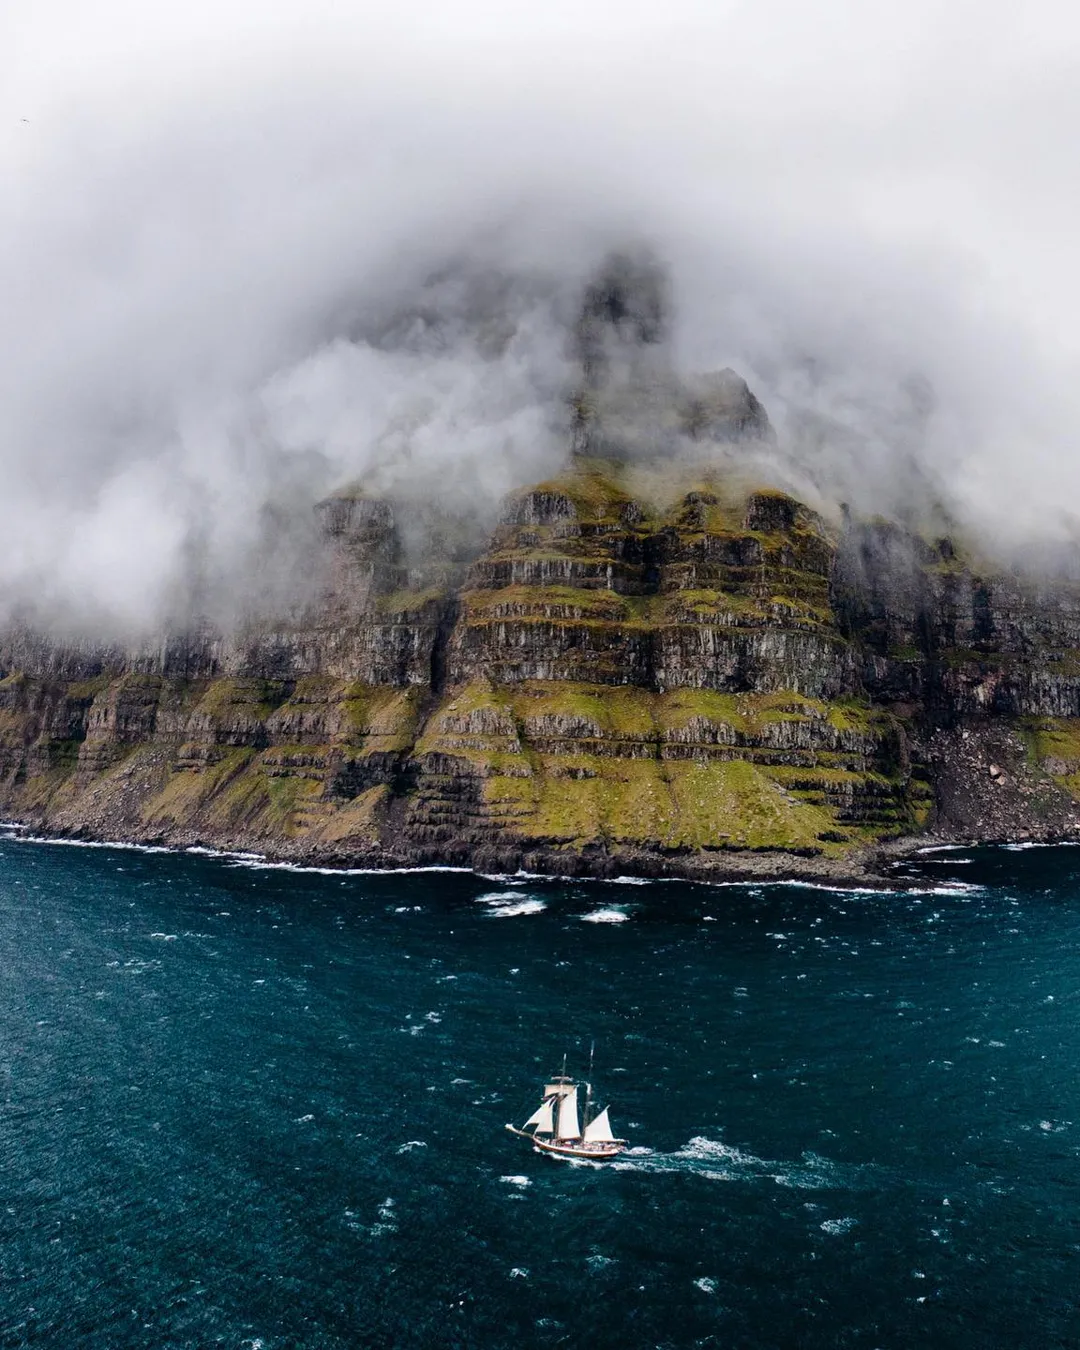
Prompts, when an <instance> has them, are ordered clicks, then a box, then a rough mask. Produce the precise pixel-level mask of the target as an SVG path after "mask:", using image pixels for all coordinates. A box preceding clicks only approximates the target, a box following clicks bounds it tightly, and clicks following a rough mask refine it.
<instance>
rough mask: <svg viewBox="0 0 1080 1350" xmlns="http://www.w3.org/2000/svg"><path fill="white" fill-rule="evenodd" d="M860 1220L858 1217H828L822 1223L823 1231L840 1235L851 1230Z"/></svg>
mask: <svg viewBox="0 0 1080 1350" xmlns="http://www.w3.org/2000/svg"><path fill="white" fill-rule="evenodd" d="M858 1222H859V1221H858V1219H826V1220H825V1222H824V1223H823V1224H822V1225H821V1231H822V1232H823V1233H828V1234H829V1235H830V1236H832V1237H839V1236H840V1234H841V1233H847V1232H849V1231H850V1230H851V1229H852V1228H854V1227H855V1225H856V1224H857V1223H858Z"/></svg>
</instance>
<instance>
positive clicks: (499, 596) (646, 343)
mask: <svg viewBox="0 0 1080 1350" xmlns="http://www.w3.org/2000/svg"><path fill="white" fill-rule="evenodd" d="M664 303H665V302H664V285H663V280H662V278H661V277H660V276H659V275H658V274H657V273H656V272H655V271H654V270H653V269H652V268H651V266H650V265H649V263H648V261H647V260H645V261H642V260H640V259H639V260H633V259H631V260H627V259H614V260H612V262H611V263H610V264H609V266H608V268H607V269H606V271H605V272H604V273H603V275H602V276H601V277H600V278H599V279H598V280H597V282H596V283H595V285H594V286H593V287H591V288H590V290H589V292H588V294H587V295H586V298H585V303H584V306H583V310H582V317H581V321H580V324H579V326H578V328H577V330H576V333H575V339H574V340H575V342H576V343H577V345H578V349H579V350H578V356H579V358H580V365H581V371H582V380H581V385H580V388H579V389H578V391H577V393H576V394H575V396H574V407H573V418H574V422H573V446H572V449H571V452H570V455H569V460H568V466H567V468H566V471H565V472H564V473H563V474H561V475H560V476H558V477H557V478H555V479H553V480H551V481H549V482H544V483H539V484H536V485H534V486H532V487H530V488H527V489H525V490H522V491H520V492H517V493H515V494H513V495H512V496H511V497H510V498H509V500H508V501H506V503H505V504H504V509H503V512H502V516H501V519H500V521H499V523H498V524H497V525H496V526H495V528H494V530H493V531H491V532H489V534H488V535H487V537H486V538H480V537H478V536H477V533H476V526H475V522H474V521H469V520H462V519H460V518H456V517H454V516H452V515H448V514H446V513H442V512H440V511H439V510H437V509H436V508H434V507H432V506H430V505H428V506H424V505H418V504H417V503H416V502H415V501H413V502H411V503H410V502H408V501H399V500H380V499H378V498H375V497H372V496H371V495H370V494H368V493H366V492H365V491H364V490H363V489H362V488H356V489H346V490H343V491H342V492H340V493H339V494H337V495H336V496H334V497H332V498H330V499H328V500H327V501H325V502H324V503H322V505H321V506H320V508H319V515H320V520H321V525H322V531H323V542H324V548H323V574H322V579H321V592H320V597H319V599H318V601H317V602H316V603H314V604H312V605H311V606H310V607H309V609H308V611H307V612H306V613H303V614H298V615H293V616H292V617H291V618H289V619H288V620H287V621H286V620H282V621H280V622H277V623H269V624H268V623H263V624H260V625H258V626H252V627H249V628H247V629H246V630H243V631H238V632H234V633H228V634H224V633H217V632H213V631H210V630H208V629H205V628H203V629H198V630H196V631H191V632H188V633H184V634H174V635H169V636H167V637H166V638H164V639H163V640H162V641H160V642H159V643H155V644H147V645H145V646H142V647H140V648H138V649H124V648H120V647H115V646H96V645H94V644H92V643H87V642H82V643H70V642H69V643H56V642H51V641H49V640H47V639H46V638H44V637H43V636H42V635H40V634H36V633H32V632H26V631H13V632H9V633H7V634H4V635H0V813H3V815H5V816H7V817H8V818H14V819H18V820H20V821H23V822H26V823H28V824H31V825H33V826H36V827H38V828H41V829H43V830H48V831H52V832H65V833H75V834H87V835H95V836H98V837H106V838H112V839H130V840H142V841H163V842H166V843H169V844H175V845H189V844H195V843H199V844H208V845H213V846H216V847H220V848H244V849H257V850H260V851H265V852H266V853H269V854H272V855H274V856H278V857H289V858H298V859H318V860H322V861H336V862H345V861H348V862H350V863H354V864H355V863H369V864H378V865H407V864H418V863H434V862H440V863H455V864H461V865H469V866H474V867H479V868H483V869H491V870H508V869H516V868H525V869H528V870H531V871H544V872H553V871H557V872H561V873H591V874H596V875H611V874H616V873H621V872H636V873H641V874H645V875H677V876H691V877H702V878H714V877H734V876H756V875H775V874H776V873H778V872H783V873H790V874H799V875H804V876H817V877H822V878H826V879H840V878H844V877H852V876H854V875H865V874H867V872H868V871H872V870H873V868H874V866H875V863H874V859H875V857H877V856H878V853H879V852H880V851H881V850H882V849H887V848H888V847H893V846H895V844H896V841H902V840H904V839H911V838H914V837H917V836H919V835H920V832H925V831H928V830H936V831H937V832H938V834H939V835H941V836H945V837H965V838H966V837H979V838H1002V837H1016V836H1023V837H1038V838H1052V837H1060V836H1063V835H1067V834H1071V833H1076V832H1077V831H1080V809H1078V807H1077V799H1078V798H1080V585H1077V584H1075V583H1071V582H1066V581H1058V582H1054V583H1051V582H1048V581H1046V580H1043V581H1035V580H1025V579H1024V578H1021V577H1018V576H1015V575H1011V574H1005V573H1002V572H1000V571H995V570H994V569H993V568H992V567H989V566H986V565H979V564H977V563H975V562H974V561H972V560H971V559H970V558H966V557H965V556H964V554H963V551H962V550H961V549H958V548H957V546H956V545H955V544H954V542H952V541H950V540H949V539H945V538H937V539H924V538H921V537H919V536H918V535H916V534H914V533H912V532H910V531H907V530H905V529H903V528H901V527H900V526H898V525H896V524H893V523H890V522H885V521H872V522H859V521H853V520H851V519H849V518H848V517H847V516H846V515H844V514H843V513H842V512H838V513H837V517H836V519H835V520H826V519H825V518H823V517H822V515H820V514H819V513H817V512H816V511H814V510H812V509H810V507H808V506H807V505H805V504H804V503H801V502H799V501H797V500H795V499H794V498H793V497H791V496H789V495H787V494H785V493H783V492H780V491H776V490H774V489H771V488H768V487H764V486H761V485H760V484H754V483H753V482H749V481H747V482H744V481H742V479H741V478H740V469H739V463H740V461H739V459H738V454H739V452H740V450H742V449H745V450H746V451H747V452H748V453H747V454H746V457H745V460H744V461H743V468H742V470H741V472H745V473H750V472H752V465H753V463H754V462H755V460H754V457H753V454H752V453H749V452H750V451H751V450H752V448H753V447H754V446H755V445H757V446H761V445H766V446H771V445H772V443H773V434H772V430H771V428H770V426H769V422H768V418H767V417H766V415H765V411H764V409H763V408H762V407H761V405H760V403H759V402H758V401H757V399H756V398H755V397H754V395H753V394H752V393H751V392H750V390H749V389H748V388H747V386H746V384H745V383H744V382H743V381H742V380H741V379H740V378H739V377H738V376H737V375H735V374H734V373H733V372H731V371H721V372H719V373H718V374H716V375H713V376H711V377H702V378H700V379H697V380H690V381H687V380H680V379H676V378H675V376H674V374H673V373H672V370H671V368H670V366H669V364H668V363H667V357H666V355H665V352H666V348H665V342H664V339H665V320H664ZM732 455H734V456H735V459H734V460H733V459H732ZM733 463H734V465H735V467H734V468H733V467H732V465H733ZM721 465H723V466H724V467H721Z"/></svg>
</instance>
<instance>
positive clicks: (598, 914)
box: [578, 905, 630, 923]
mask: <svg viewBox="0 0 1080 1350" xmlns="http://www.w3.org/2000/svg"><path fill="white" fill-rule="evenodd" d="M578 918H579V919H582V920H583V921H584V922H585V923H626V921H627V920H628V919H629V918H630V915H629V914H627V913H626V911H625V910H624V909H622V908H620V907H619V906H618V905H607V906H605V907H604V908H603V909H593V910H590V911H589V913H588V914H579V915H578Z"/></svg>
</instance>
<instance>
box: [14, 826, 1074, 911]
mask: <svg viewBox="0 0 1080 1350" xmlns="http://www.w3.org/2000/svg"><path fill="white" fill-rule="evenodd" d="M0 837H6V838H8V839H10V840H12V841H13V842H19V843H29V844H55V845H67V846H71V847H82V848H100V849H121V850H122V849H129V850H133V851H137V852H142V853H172V854H178V855H179V854H188V855H193V856H199V855H201V856H206V857H211V858H216V859H220V860H222V861H226V862H231V863H234V864H237V865H241V866H247V867H252V868H267V869H271V868H272V869H281V870H288V871H295V872H299V873H309V874H317V875H327V876H335V875H341V876H393V875H395V874H397V873H400V874H402V875H406V874H419V873H440V872H442V873H457V874H460V875H472V876H475V877H478V878H481V879H484V880H489V881H500V882H506V881H511V880H513V881H526V880H528V881H536V882H546V883H550V882H571V881H572V882H600V883H607V884H610V885H648V884H650V883H655V882H666V881H672V882H683V883H689V884H694V885H703V886H713V887H717V888H720V887H736V886H755V885H757V886H761V885H787V886H807V887H813V888H815V889H819V888H820V889H826V890H836V891H860V892H864V893H867V894H885V895H887V894H890V893H900V892H904V891H914V890H933V889H934V887H935V882H934V879H933V878H932V877H927V878H925V879H921V878H918V877H910V876H904V877H899V876H890V875H889V872H890V871H891V870H892V869H893V868H897V867H901V866H903V865H904V864H905V863H911V862H915V861H917V860H918V859H920V858H923V859H926V860H929V855H931V854H935V853H949V852H960V851H963V850H964V849H969V848H1007V849H1013V850H1017V849H1023V848H1039V847H1045V848H1050V847H1055V846H1069V845H1073V846H1075V845H1077V844H1080V839H1077V838H1076V837H1067V836H1061V837H1046V838H1032V837H1031V836H1030V835H1021V836H1019V837H1016V838H995V839H981V840H980V839H958V838H956V837H949V836H942V835H933V834H921V835H911V836H908V837H906V838H904V839H903V840H891V841H888V842H886V843H883V844H881V845H877V846H875V847H874V848H873V849H872V850H867V851H866V852H865V853H863V854H861V855H858V856H857V857H855V858H852V859H851V860H850V861H847V860H845V861H839V860H829V861H824V862H823V860H822V859H819V858H813V859H811V858H806V857H801V856H799V855H798V854H794V853H786V852H782V851H776V850H770V851H768V852H765V851H762V852H761V853H747V854H744V855H743V856H742V857H740V859H739V862H738V863H737V864H735V865H732V863H731V861H730V860H729V859H727V858H725V859H724V860H723V862H721V861H720V858H719V857H718V856H717V855H716V854H705V855H702V854H701V853H695V854H692V855H688V856H687V857H686V858H685V859H676V858H667V859H661V858H659V857H657V856H656V855H648V854H646V855H644V856H642V855H637V856H636V857H635V856H633V855H631V854H630V853H614V854H613V853H604V854H599V853H598V852H593V853H592V854H591V855H590V853H589V851H587V850H586V851H582V852H579V853H577V854H575V855H573V863H574V867H573V869H572V870H568V869H567V868H566V867H565V866H561V867H560V866H552V865H551V864H552V863H555V862H557V861H558V862H562V863H564V864H565V862H567V861H569V860H568V859H567V858H566V857H565V855H564V856H562V857H560V858H558V859H556V858H555V857H554V856H553V855H552V854H551V853H544V852H542V851H540V850H529V851H528V852H525V851H522V850H509V849H503V850H498V851H495V850H491V849H482V850H479V851H478V852H479V853H480V854H481V855H483V856H480V857H473V858H471V859H470V860H468V861H466V860H465V859H464V858H463V857H461V856H460V853H461V852H464V850H461V851H455V853H454V854H452V855H451V856H449V857H448V856H446V855H445V854H443V855H440V856H437V857H436V856H431V855H430V853H429V851H421V850H417V851H416V856H413V857H402V856H400V855H399V856H394V855H387V854H373V855H370V856H368V857H366V858H365V857H362V856H361V857H358V856H356V855H355V854H353V855H344V854H342V853H340V852H334V851H330V850H320V849H312V848H311V847H310V846H309V847H304V848H281V847H275V844H276V843H279V841H260V840H252V841H247V842H246V843H245V844H239V843H237V842H235V841H228V842H225V841H219V842H210V841H207V840H206V839H205V838H202V837H200V836H197V835H195V834H194V833H193V834H192V835H191V836H190V837H188V838H171V839H167V838H162V837H161V836H160V835H158V836H135V835H133V834H127V835H124V834H121V835H119V836H118V837H114V838H107V837H105V836H104V835H97V834H91V833H90V832H89V831H87V830H85V829H76V830H64V829H62V828H59V829H57V828H55V827H52V828H50V827H49V826H47V825H46V824H44V823H43V822H32V821H25V820H21V821H20V820H16V819H8V820H2V821H0ZM643 863H644V864H647V866H642V865H641V864H643Z"/></svg>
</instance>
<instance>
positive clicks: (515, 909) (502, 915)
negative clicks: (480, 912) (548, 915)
mask: <svg viewBox="0 0 1080 1350" xmlns="http://www.w3.org/2000/svg"><path fill="white" fill-rule="evenodd" d="M545 909H547V902H546V901H545V900H538V899H537V898H536V897H535V896H526V897H525V898H524V899H518V900H516V901H515V903H513V904H505V905H492V906H491V907H490V909H489V910H488V915H489V917H490V918H492V919H513V918H515V917H516V916H517V915H519V914H540V913H541V912H542V911H543V910H545Z"/></svg>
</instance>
